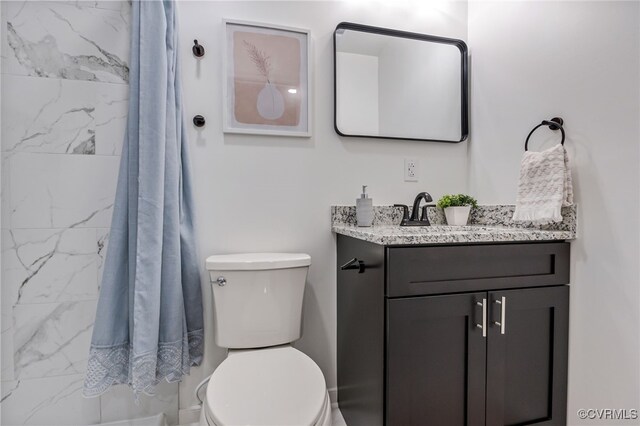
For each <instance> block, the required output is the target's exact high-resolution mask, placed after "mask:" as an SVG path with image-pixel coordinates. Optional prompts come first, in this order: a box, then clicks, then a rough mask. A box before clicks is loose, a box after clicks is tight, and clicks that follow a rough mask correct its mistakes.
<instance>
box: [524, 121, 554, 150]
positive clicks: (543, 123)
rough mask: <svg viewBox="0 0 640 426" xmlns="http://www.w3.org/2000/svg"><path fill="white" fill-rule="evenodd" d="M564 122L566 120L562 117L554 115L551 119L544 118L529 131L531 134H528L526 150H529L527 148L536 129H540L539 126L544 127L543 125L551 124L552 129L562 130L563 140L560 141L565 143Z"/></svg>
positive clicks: (525, 144)
mask: <svg viewBox="0 0 640 426" xmlns="http://www.w3.org/2000/svg"><path fill="white" fill-rule="evenodd" d="M563 124H564V120H563V119H562V118H560V117H553V118H552V119H551V120H542V123H540V124H538V125H537V126H536V127H534V128H533V129H532V130H531V131H530V132H529V135H528V136H527V140H526V141H525V143H524V150H525V151H527V150H528V149H527V148H528V146H529V138H530V137H531V135H532V134H533V132H535V131H536V130H538V128H539V127H542V126H549V128H550V129H551V130H560V132H561V133H562V141H560V145H564V128H563V127H562V126H563Z"/></svg>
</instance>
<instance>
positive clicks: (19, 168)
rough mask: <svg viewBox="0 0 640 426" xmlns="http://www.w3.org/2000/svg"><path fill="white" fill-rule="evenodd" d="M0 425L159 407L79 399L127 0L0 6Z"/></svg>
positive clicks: (126, 396)
mask: <svg viewBox="0 0 640 426" xmlns="http://www.w3.org/2000/svg"><path fill="white" fill-rule="evenodd" d="M1 7H2V29H1V31H0V33H1V35H2V70H1V71H2V74H1V85H2V87H1V90H2V92H1V93H2V105H1V108H0V110H1V111H0V112H1V114H2V117H1V118H2V128H1V136H2V144H1V161H2V185H1V186H2V188H1V193H2V200H1V201H2V224H1V228H2V229H1V231H0V244H1V247H2V250H1V252H2V271H1V272H2V277H1V285H2V287H1V290H2V307H1V316H0V332H1V339H2V342H1V343H2V354H1V356H2V358H1V360H2V362H1V370H0V379H1V381H2V383H1V384H2V386H1V388H2V390H1V393H2V398H1V404H2V407H1V409H2V410H1V413H2V419H1V423H2V424H3V425H5V424H6V425H23V424H24V425H81V424H82V425H88V424H96V423H100V422H106V421H114V420H121V419H125V418H132V417H138V416H139V417H142V416H146V415H151V414H156V413H159V412H164V413H165V414H166V416H167V418H168V420H169V421H170V422H171V423H172V424H175V422H176V421H177V411H178V386H177V384H171V385H170V384H164V385H162V386H161V387H160V389H159V393H158V395H157V396H156V397H154V398H142V401H141V402H140V404H139V405H136V404H135V403H133V400H132V397H131V394H130V392H129V390H128V389H127V388H116V389H112V390H111V391H109V392H108V393H106V394H104V395H103V396H101V397H100V398H93V399H85V398H83V397H82V396H81V389H82V383H83V374H84V370H85V365H86V358H87V353H88V346H89V342H90V339H91V330H92V326H93V321H94V315H95V306H96V299H97V295H98V289H99V284H100V277H101V274H102V264H103V260H104V255H105V251H106V245H107V241H108V234H109V225H110V220H111V209H112V204H113V198H114V195H115V186H116V178H117V173H118V165H119V154H120V150H121V146H122V139H123V135H124V128H125V124H126V114H127V98H128V86H127V82H128V72H129V69H128V66H127V62H128V60H129V53H128V52H129V39H130V37H129V24H130V4H129V3H128V2H127V1H66V2H52V1H42V2H40V1H19V2H18V1H15V2H14V1H3V2H2V5H1Z"/></svg>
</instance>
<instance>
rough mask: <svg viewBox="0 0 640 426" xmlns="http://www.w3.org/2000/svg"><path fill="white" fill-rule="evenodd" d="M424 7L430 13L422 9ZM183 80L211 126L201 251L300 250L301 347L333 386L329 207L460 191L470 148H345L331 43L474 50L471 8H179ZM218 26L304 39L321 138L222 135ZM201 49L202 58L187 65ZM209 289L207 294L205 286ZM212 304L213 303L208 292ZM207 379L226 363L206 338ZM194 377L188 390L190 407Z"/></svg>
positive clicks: (201, 166)
mask: <svg viewBox="0 0 640 426" xmlns="http://www.w3.org/2000/svg"><path fill="white" fill-rule="evenodd" d="M425 3H426V2H425ZM179 6H180V7H179V12H180V25H181V30H180V31H181V37H182V46H183V48H182V52H183V53H185V54H184V55H183V57H182V65H183V71H184V72H183V80H184V94H185V110H186V115H187V118H190V117H192V116H193V115H195V114H202V115H204V116H205V117H206V119H207V124H206V126H205V127H204V128H203V129H202V130H196V129H194V128H192V129H190V135H189V136H190V140H191V147H192V153H193V156H192V157H193V159H192V163H193V172H194V175H195V176H196V177H197V179H196V206H197V213H198V217H199V219H200V231H199V238H200V251H201V255H202V258H203V265H204V258H205V257H206V256H207V255H209V254H213V253H228V252H242V251H261V250H264V251H269V250H275V251H302V252H307V253H309V254H310V255H311V258H312V266H311V269H310V272H309V278H308V282H307V291H306V294H305V304H304V336H303V338H302V339H301V340H300V341H299V342H297V343H296V347H298V348H299V349H301V350H303V351H304V352H305V353H307V354H308V355H309V356H311V357H312V358H313V359H314V360H315V361H316V362H317V363H318V365H319V366H320V367H321V368H322V371H323V372H324V374H325V377H326V379H327V384H328V386H329V387H335V386H336V366H335V363H336V308H335V304H336V272H335V268H336V264H335V262H336V260H335V238H334V236H333V235H332V234H331V232H330V217H329V206H330V205H332V204H353V203H355V198H356V197H357V196H358V194H359V193H360V188H361V185H363V184H366V185H369V187H368V190H369V192H370V194H371V196H372V197H373V200H374V203H376V204H389V203H394V202H403V203H409V202H411V201H412V200H413V197H414V196H415V195H416V194H417V193H418V192H419V191H422V190H426V191H429V192H430V193H431V194H432V195H433V196H434V197H437V196H439V195H441V194H443V193H446V192H452V191H456V192H457V191H462V190H464V189H465V188H466V181H467V152H466V144H465V143H462V144H458V145H452V144H439V143H425V142H409V141H406V142H402V141H387V140H371V139H353V138H340V137H339V136H338V135H337V134H336V133H335V132H334V130H333V44H332V35H333V30H334V29H335V27H336V25H337V24H338V23H339V22H342V21H352V22H361V23H367V24H370V25H378V26H384V27H390V28H398V29H403V30H409V31H417V32H424V33H432V34H438V35H443V36H448V37H456V38H462V39H466V26H467V13H466V12H467V6H466V3H444V4H439V6H438V7H435V6H431V5H429V4H418V3H416V4H415V7H414V8H407V7H395V6H390V5H384V4H382V3H381V2H380V3H378V2H370V3H364V2H255V3H248V2H188V1H184V2H181V3H180V5H179ZM222 18H234V19H243V20H249V21H257V22H264V23H273V24H279V25H286V26H293V27H300V28H308V29H310V30H311V36H312V38H313V55H312V58H313V64H314V65H313V67H314V72H315V83H314V103H313V107H312V111H313V117H314V128H313V137H312V138H310V139H303V138H286V137H264V136H245V135H224V134H223V133H222V131H221V128H222V125H221V117H222V111H221V106H222V100H221V96H222V95H221V93H222V91H221V76H220V71H221V69H222V56H223V54H222V50H221V48H222V24H221V19H222ZM193 39H198V41H199V42H200V43H201V44H202V45H204V46H205V48H206V49H207V53H206V55H205V56H204V57H203V58H202V59H201V60H198V59H195V58H194V57H193V56H192V55H190V54H188V52H190V51H191V46H192V44H193ZM405 157H411V158H418V159H420V171H421V173H420V181H419V183H417V184H416V183H405V182H404V181H403V161H404V158H405ZM205 288H207V287H205ZM205 303H207V304H210V293H209V292H208V291H207V292H206V293H205ZM207 342H208V343H207V349H206V353H207V357H208V359H209V360H208V362H207V365H206V367H205V370H208V371H210V370H211V369H212V368H214V367H215V366H216V365H217V364H218V363H219V362H220V361H221V360H222V359H223V357H224V354H225V352H224V351H223V350H221V349H219V348H216V347H215V345H214V343H213V338H212V336H211V333H208V334H207ZM195 380H196V378H195V377H192V378H190V382H191V383H190V384H185V385H184V386H182V389H181V398H180V399H181V402H180V404H181V406H182V407H185V406H187V405H189V404H190V403H191V402H192V399H191V397H190V392H191V389H192V387H193V385H194V384H193V382H194V381H195Z"/></svg>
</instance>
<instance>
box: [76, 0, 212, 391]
mask: <svg viewBox="0 0 640 426" xmlns="http://www.w3.org/2000/svg"><path fill="white" fill-rule="evenodd" d="M175 7H176V5H175V3H174V2H173V1H134V2H133V4H132V26H131V27H132V31H131V64H130V74H129V93H130V98H129V116H128V122H127V132H126V136H125V140H124V146H123V148H122V158H121V163H120V174H119V176H118V188H117V192H116V200H115V204H114V209H113V218H112V223H111V232H110V237H109V248H108V252H107V257H106V261H105V268H104V273H103V277H102V286H101V288H100V298H99V301H98V308H97V313H96V321H95V325H94V329H93V338H92V341H91V348H90V351H89V360H88V365H87V372H86V377H85V385H84V395H85V396H97V395H100V394H101V393H103V392H104V391H106V390H107V389H108V388H109V387H110V386H111V385H114V384H119V383H126V384H129V385H130V386H131V387H132V388H133V392H134V394H135V395H136V397H137V396H138V395H139V394H140V393H146V394H153V393H154V388H155V386H156V385H157V384H158V383H159V382H160V381H161V380H163V379H166V380H167V381H169V382H174V381H179V380H180V379H181V377H182V376H183V375H185V374H188V373H189V368H190V367H191V366H193V365H198V364H199V363H200V362H201V360H202V353H203V346H204V340H203V339H204V335H203V323H202V321H203V318H202V300H201V299H202V292H201V288H200V272H199V265H198V259H197V255H196V251H195V241H194V238H195V235H194V230H193V217H192V214H193V197H192V191H191V179H190V176H189V159H188V155H187V148H188V146H187V140H186V135H185V128H184V123H183V119H182V98H181V96H182V94H181V86H180V69H179V64H178V47H179V46H178V39H177V35H178V34H177V28H176V11H175Z"/></svg>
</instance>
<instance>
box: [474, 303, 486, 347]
mask: <svg viewBox="0 0 640 426" xmlns="http://www.w3.org/2000/svg"><path fill="white" fill-rule="evenodd" d="M476 305H478V306H482V324H476V327H478V328H481V329H482V337H487V299H485V298H483V299H482V302H476Z"/></svg>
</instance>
